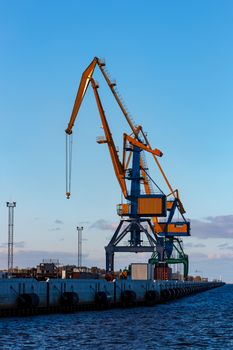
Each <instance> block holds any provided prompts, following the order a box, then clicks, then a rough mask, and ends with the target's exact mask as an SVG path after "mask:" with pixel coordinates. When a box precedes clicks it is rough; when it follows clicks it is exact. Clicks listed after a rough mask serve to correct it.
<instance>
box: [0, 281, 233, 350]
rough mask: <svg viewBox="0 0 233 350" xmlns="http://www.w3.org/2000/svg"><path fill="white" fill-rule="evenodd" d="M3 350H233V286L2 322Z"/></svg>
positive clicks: (1, 342)
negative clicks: (144, 303)
mask: <svg viewBox="0 0 233 350" xmlns="http://www.w3.org/2000/svg"><path fill="white" fill-rule="evenodd" d="M0 349H14V350H16V349H66V350H69V349H97V350H98V349H109V350H111V349H121V350H124V349H133V350H141V349H142V350H143V349H174V350H176V349H190V350H192V349H224V350H228V349H233V285H226V286H224V287H221V288H217V289H213V290H210V291H207V292H204V293H200V294H196V295H194V296H190V297H187V298H183V299H179V300H177V301H173V302H170V303H166V304H163V305H157V306H154V307H140V308H133V309H118V310H108V311H99V312H94V311H88V312H79V313H73V314H59V315H49V316H34V317H25V318H8V319H1V320H0Z"/></svg>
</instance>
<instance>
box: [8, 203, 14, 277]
mask: <svg viewBox="0 0 233 350" xmlns="http://www.w3.org/2000/svg"><path fill="white" fill-rule="evenodd" d="M6 206H7V207H8V208H9V214H8V275H9V276H10V275H11V274H12V272H13V256H14V252H13V247H14V208H15V207H16V202H12V203H10V202H6Z"/></svg>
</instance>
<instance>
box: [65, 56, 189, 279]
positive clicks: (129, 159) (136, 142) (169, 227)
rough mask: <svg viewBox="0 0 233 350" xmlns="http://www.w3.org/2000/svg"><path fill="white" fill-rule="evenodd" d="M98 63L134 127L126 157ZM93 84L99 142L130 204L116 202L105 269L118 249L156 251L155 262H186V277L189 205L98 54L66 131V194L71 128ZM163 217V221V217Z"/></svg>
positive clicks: (125, 139) (82, 83) (127, 140)
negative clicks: (155, 173)
mask: <svg viewBox="0 0 233 350" xmlns="http://www.w3.org/2000/svg"><path fill="white" fill-rule="evenodd" d="M96 67H99V69H100V71H101V73H102V74H103V77H104V79H105V81H106V82H107V85H108V87H109V88H110V90H111V92H112V94H113V96H114V98H115V100H116V102H117V104H118V106H119V107H120V109H121V111H122V113H123V115H124V117H125V119H126V121H127V122H128V124H129V127H130V129H131V134H130V135H128V134H126V133H124V134H123V152H122V160H120V158H119V155H118V151H117V149H116V146H115V143H114V140H113V137H112V133H111V130H110V128H109V124H108V121H107V118H106V115H105V112H104V109H103V106H102V102H101V99H100V96H99V93H98V88H99V85H98V84H97V83H96V81H95V80H94V79H93V73H94V71H95V68H96ZM90 83H91V86H92V88H93V91H94V96H95V100H96V103H97V107H98V111H99V115H100V118H101V123H102V126H103V130H104V134H105V135H104V137H98V138H97V142H98V143H99V144H107V146H108V149H109V153H110V156H111V160H112V164H113V168H114V171H115V175H116V178H117V180H118V183H119V185H120V188H121V191H122V194H123V196H124V198H125V200H126V203H121V204H119V205H118V206H117V213H118V215H119V216H121V220H120V223H119V225H118V227H117V229H116V231H115V233H114V234H113V236H112V238H111V240H110V242H109V243H108V245H107V246H106V247H105V251H106V271H107V272H113V271H114V254H115V253H116V252H135V253H139V252H151V253H152V256H151V259H150V260H149V262H150V263H152V264H154V265H157V266H158V265H159V264H161V263H163V264H164V263H166V264H177V263H182V264H183V265H184V277H187V275H188V256H187V255H186V254H185V253H184V251H183V248H182V240H181V238H180V237H185V236H189V235H190V222H188V221H187V220H186V219H185V217H184V214H185V209H184V207H183V205H182V202H181V200H180V197H179V192H178V190H173V188H172V187H171V185H170V183H169V181H168V179H167V177H166V175H165V173H164V171H163V169H162V167H161V165H160V163H159V160H158V157H161V156H162V152H161V151H160V150H158V149H153V148H152V147H151V145H150V142H149V140H148V137H147V135H146V133H145V132H144V131H143V128H142V126H140V125H135V124H134V122H133V121H132V119H131V118H130V116H129V113H128V111H127V110H126V108H125V106H124V104H123V102H122V100H121V98H120V97H119V94H118V92H117V90H116V83H115V82H113V81H111V79H110V77H109V75H108V73H107V71H106V69H105V63H104V61H102V60H100V59H99V58H97V57H95V58H94V59H93V61H92V62H91V63H90V65H89V66H88V67H87V68H86V70H85V71H84V72H83V74H82V77H81V80H80V84H79V88H78V92H77V95H76V98H75V102H74V106H73V110H72V113H71V117H70V121H69V123H68V127H67V129H66V130H65V132H66V135H67V138H66V197H67V198H68V199H69V198H70V186H71V154H72V141H71V135H72V130H73V126H74V123H75V120H76V117H77V114H78V112H79V109H80V106H81V103H82V101H83V98H84V96H85V93H86V91H87V88H88V86H89V84H90ZM146 153H149V154H151V155H152V157H153V159H154V161H155V163H156V165H157V167H158V169H159V171H160V173H161V174H162V177H163V179H164V181H165V183H166V185H167V187H168V189H169V194H168V195H166V194H165V193H164V192H163V191H162V190H161V189H160V188H159V186H158V185H157V184H156V182H155V181H154V180H153V179H152V178H151V176H150V174H149V171H148V167H147V163H146V157H145V154H146ZM153 185H155V186H156V189H157V191H156V192H155V191H154V190H153ZM176 211H178V212H179V213H180V214H181V217H182V221H180V220H179V221H174V214H175V212H176ZM160 218H161V219H162V220H160ZM126 236H129V239H128V245H119V243H120V242H121V241H122V240H123V239H124V238H125V237H126ZM143 238H145V239H146V240H147V242H146V243H147V244H145V242H144V240H143ZM148 243H149V244H148ZM173 251H177V253H178V257H175V258H174V257H172V253H173Z"/></svg>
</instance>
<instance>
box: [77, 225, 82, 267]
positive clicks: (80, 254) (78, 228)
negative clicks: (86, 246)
mask: <svg viewBox="0 0 233 350" xmlns="http://www.w3.org/2000/svg"><path fill="white" fill-rule="evenodd" d="M77 230H78V267H79V268H81V266H82V232H83V226H77Z"/></svg>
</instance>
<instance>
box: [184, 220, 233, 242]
mask: <svg viewBox="0 0 233 350" xmlns="http://www.w3.org/2000/svg"><path fill="white" fill-rule="evenodd" d="M191 234H192V236H193V237H198V238H203V239H205V238H223V239H225V238H233V215H220V216H208V217H206V218H204V219H201V220H196V219H193V220H191Z"/></svg>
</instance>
